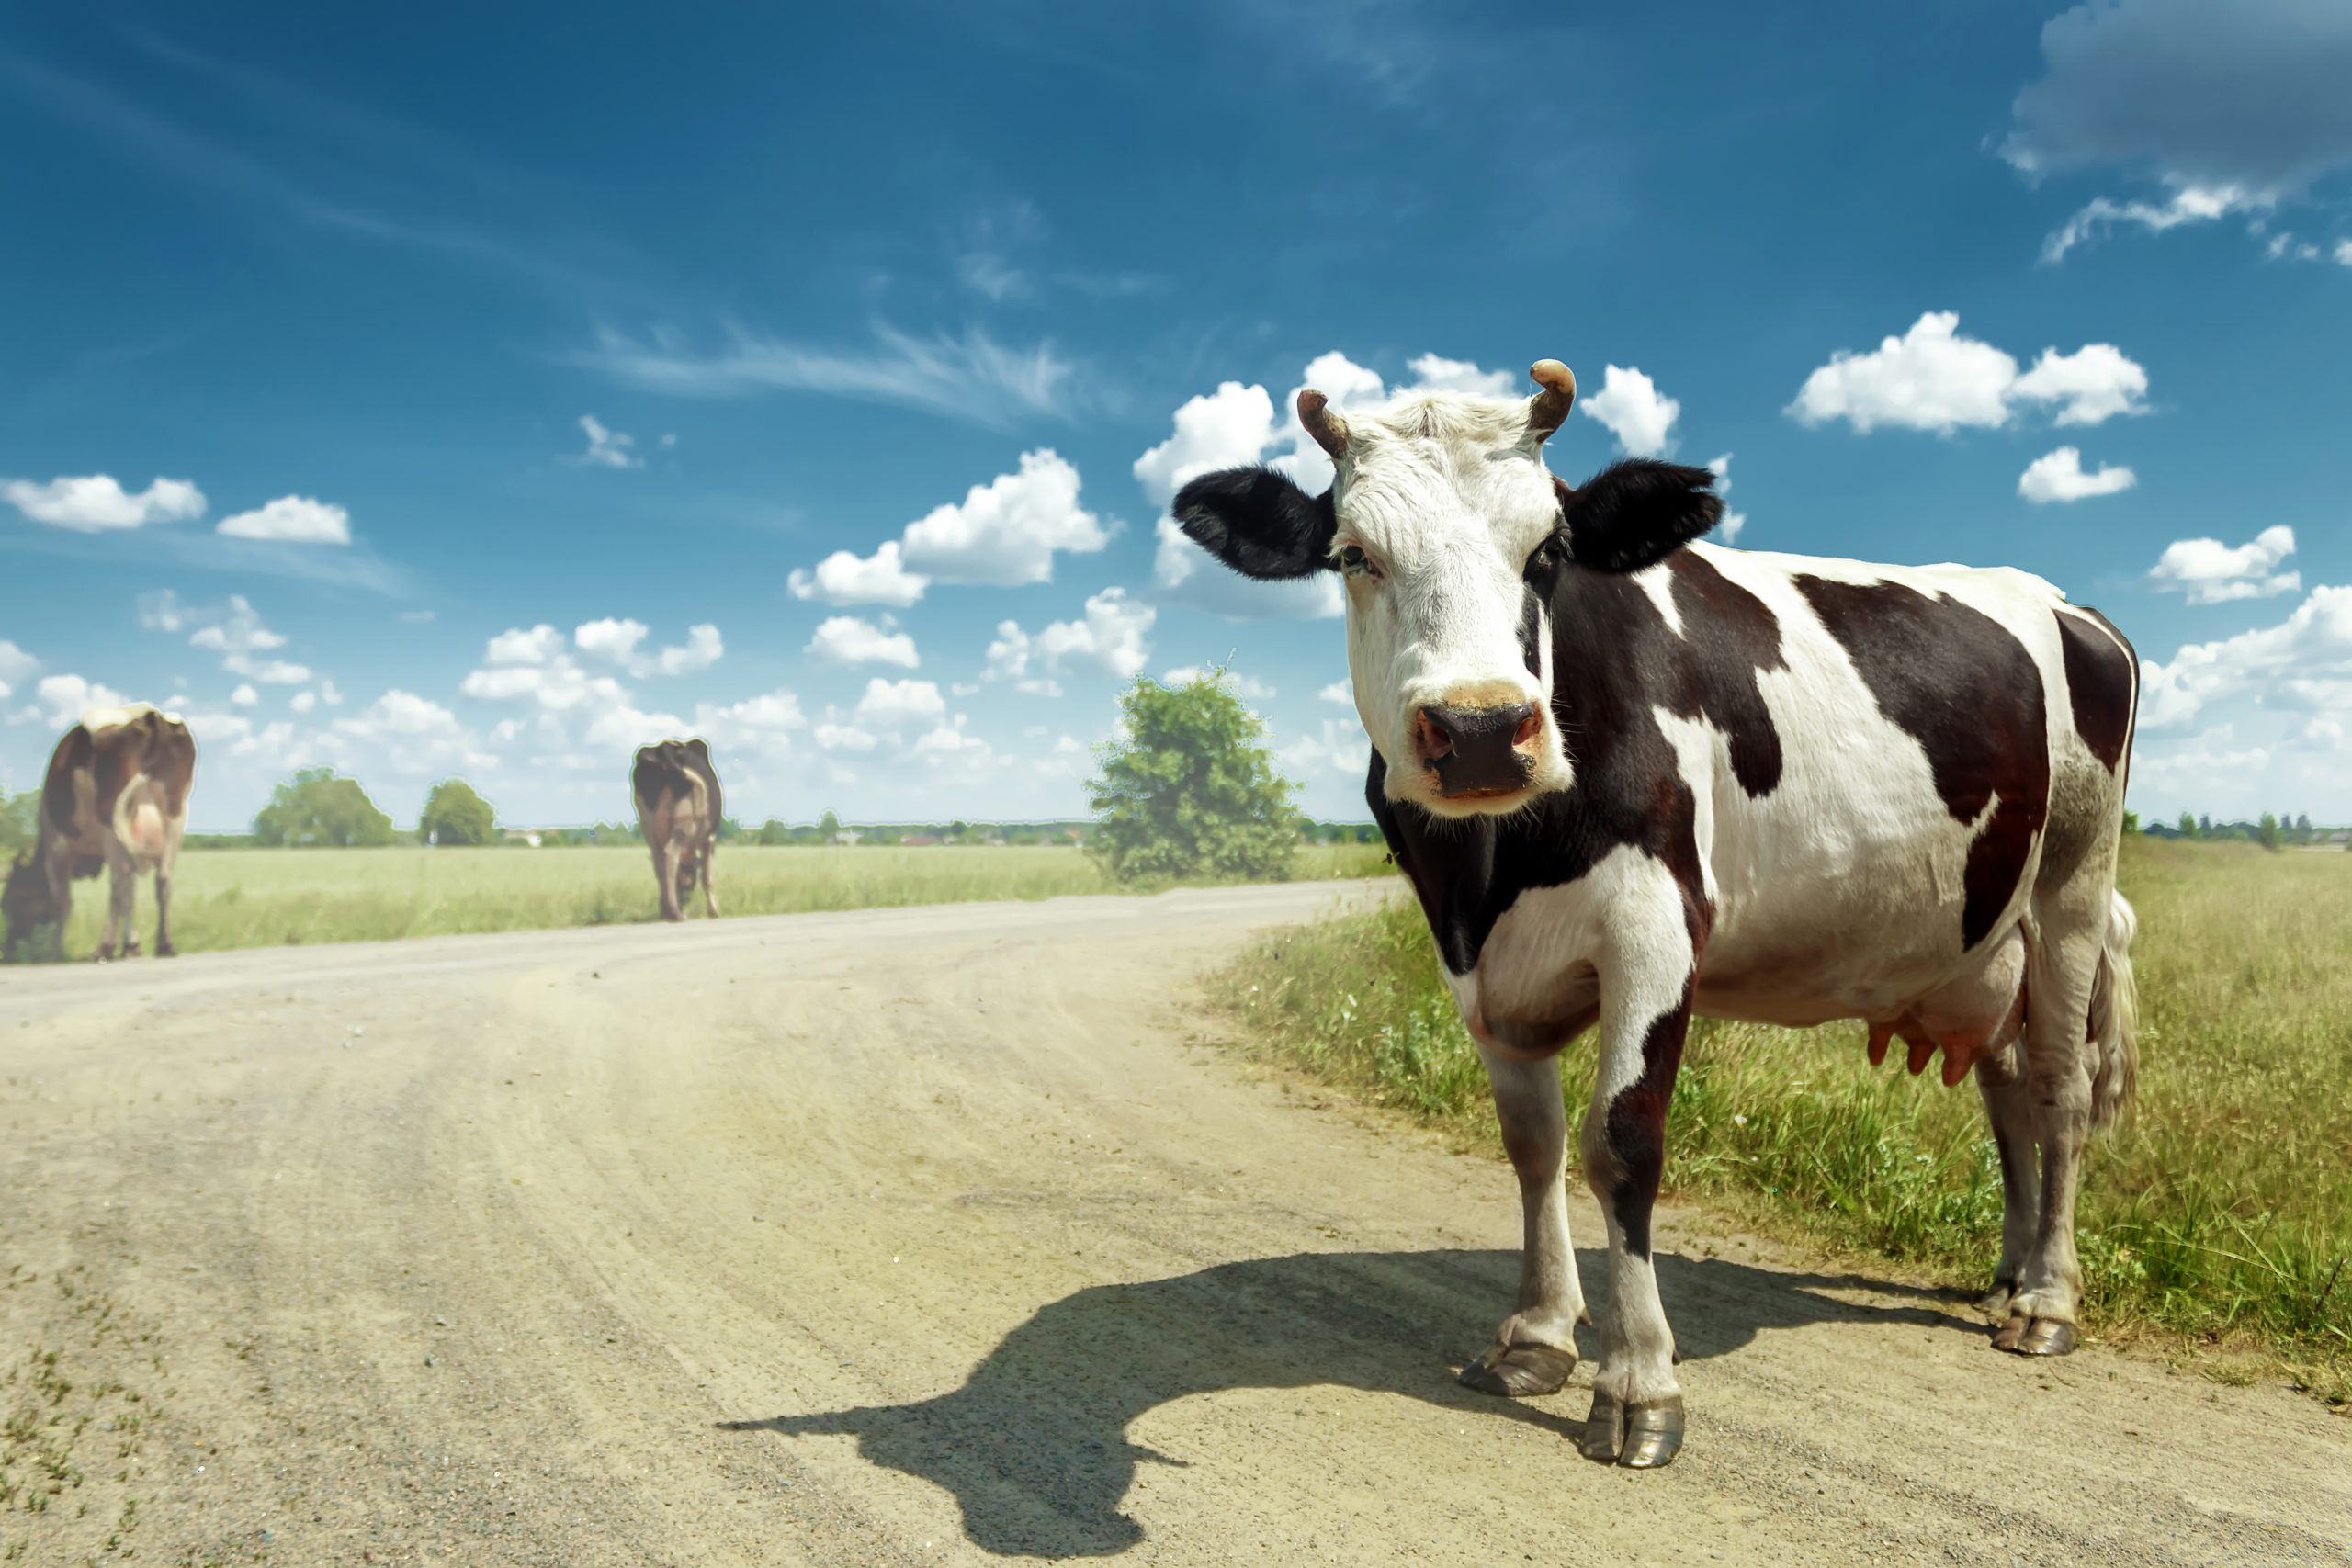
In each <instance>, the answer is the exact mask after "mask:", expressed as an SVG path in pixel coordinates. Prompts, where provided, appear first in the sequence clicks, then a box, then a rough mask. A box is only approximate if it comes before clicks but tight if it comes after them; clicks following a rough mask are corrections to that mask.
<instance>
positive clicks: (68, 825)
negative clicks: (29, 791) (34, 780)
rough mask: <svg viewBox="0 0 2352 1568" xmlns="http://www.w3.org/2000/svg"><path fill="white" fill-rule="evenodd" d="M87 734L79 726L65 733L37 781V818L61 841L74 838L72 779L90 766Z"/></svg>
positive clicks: (86, 731) (89, 748)
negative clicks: (44, 819)
mask: <svg viewBox="0 0 2352 1568" xmlns="http://www.w3.org/2000/svg"><path fill="white" fill-rule="evenodd" d="M90 750H91V747H90V732H89V731H88V730H86V729H85V728H82V727H81V726H80V725H78V724H77V725H75V726H74V728H71V729H69V730H67V731H66V732H65V737H64V739H62V740H60V741H58V743H57V750H54V751H51V753H50V754H49V774H48V776H47V777H46V778H44V779H43V780H42V781H41V786H40V809H41V815H43V816H44V817H47V818H49V825H50V827H51V828H52V829H56V831H57V833H58V835H59V836H60V837H62V838H67V839H71V838H73V837H74V835H75V832H76V829H75V828H74V774H75V773H78V772H80V771H81V770H82V769H84V768H86V767H88V766H89V765H90Z"/></svg>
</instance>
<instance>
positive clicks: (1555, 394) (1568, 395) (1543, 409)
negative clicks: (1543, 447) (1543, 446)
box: [1527, 359, 1577, 441]
mask: <svg viewBox="0 0 2352 1568" xmlns="http://www.w3.org/2000/svg"><path fill="white" fill-rule="evenodd" d="M1527 373H1528V374H1529V375H1530V376H1532V377H1533V378H1535V380H1536V382H1537V383H1538V384H1539V385H1541V386H1542V387H1543V390H1542V391H1540V392H1538V393H1536V394H1535V395H1534V396H1533V397H1532V398H1530V399H1529V400H1527V428H1528V429H1529V430H1531V431H1532V432H1533V433H1534V435H1535V439H1537V440H1538V441H1541V440H1543V439H1544V438H1545V437H1546V436H1548V435H1550V434H1552V432H1554V431H1555V430H1557V429H1559V428H1560V422H1561V421H1563V420H1565V419H1566V418H1567V417H1568V411H1569V410H1570V409H1572V408H1574V407H1576V402H1577V378H1576V372H1574V371H1573V370H1570V369H1569V368H1568V367H1566V366H1565V365H1563V364H1561V363H1560V362H1559V361H1558V360H1556V359H1539V360H1537V361H1536V362H1535V363H1534V365H1533V366H1532V367H1530V369H1529V370H1528V372H1527Z"/></svg>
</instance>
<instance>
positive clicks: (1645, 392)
mask: <svg viewBox="0 0 2352 1568" xmlns="http://www.w3.org/2000/svg"><path fill="white" fill-rule="evenodd" d="M1577 409H1578V410H1579V411H1580V412H1583V413H1584V414H1586V415H1587V416H1588V417H1589V418H1592V419H1597V420H1599V421H1600V423H1602V424H1604V425H1606V426H1608V427H1609V434H1611V435H1614V436H1615V437H1616V438H1617V447H1618V450H1620V451H1622V452H1623V453H1624V454H1625V455H1626V456H1627V457H1662V456H1664V455H1665V454H1666V453H1668V452H1670V451H1672V450H1673V449H1674V422H1675V421H1676V420H1677V419H1678V418H1679V417H1680V416H1681V413H1682V405H1681V403H1679V402H1678V401H1677V400H1674V399H1672V398H1669V397H1668V396H1667V395H1666V394H1665V393H1663V392H1661V391H1659V390H1658V389H1657V382H1655V381H1653V380H1651V379H1650V378H1648V377H1647V376H1645V375H1643V374H1642V373H1641V372H1640V371H1639V370H1637V369H1634V368H1633V367H1630V366H1626V367H1620V366H1615V365H1611V366H1609V367H1606V368H1605V369H1604V370H1603V371H1602V373H1601V382H1600V390H1599V391H1597V392H1594V393H1591V394H1590V395H1589V396H1587V397H1583V398H1579V399H1577Z"/></svg>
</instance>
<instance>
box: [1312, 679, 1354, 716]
mask: <svg viewBox="0 0 2352 1568" xmlns="http://www.w3.org/2000/svg"><path fill="white" fill-rule="evenodd" d="M1315 699H1316V701H1317V702H1324V703H1337V704H1339V705H1340V706H1341V707H1347V708H1351V707H1353V706H1355V705H1356V682H1355V677H1354V676H1352V675H1347V676H1342V677H1341V678H1340V679H1339V680H1337V681H1334V682H1331V683H1330V684H1329V685H1328V686H1326V687H1324V688H1323V689H1322V690H1321V691H1319V692H1317V693H1316V694H1315Z"/></svg>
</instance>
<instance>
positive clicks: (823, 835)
mask: <svg viewBox="0 0 2352 1568" xmlns="http://www.w3.org/2000/svg"><path fill="white" fill-rule="evenodd" d="M841 830H842V819H841V818H838V817H836V816H834V815H833V814H832V813H831V811H828V812H826V813H825V814H824V815H823V816H822V817H820V818H817V841H818V842H819V843H820V844H830V843H831V842H832V841H833V835H834V834H836V833H838V832H840V831H841Z"/></svg>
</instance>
